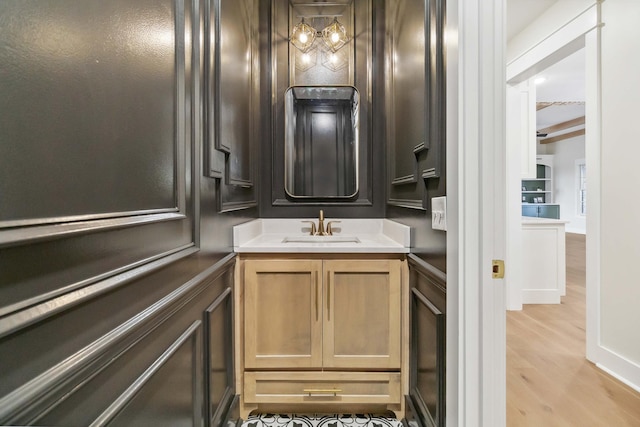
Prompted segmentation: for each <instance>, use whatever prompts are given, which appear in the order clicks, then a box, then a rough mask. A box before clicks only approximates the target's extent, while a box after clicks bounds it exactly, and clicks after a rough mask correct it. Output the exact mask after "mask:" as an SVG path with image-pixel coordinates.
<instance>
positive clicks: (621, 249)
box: [587, 0, 640, 386]
mask: <svg viewBox="0 0 640 427" xmlns="http://www.w3.org/2000/svg"><path fill="white" fill-rule="evenodd" d="M601 7H602V9H601V11H602V21H603V23H604V27H603V28H602V30H601V31H602V33H601V37H602V38H601V43H602V44H601V46H602V49H601V55H602V57H601V76H602V80H601V85H602V87H601V97H602V104H601V106H602V109H601V114H602V124H601V126H602V127H601V135H602V150H601V166H600V167H601V190H602V194H601V206H600V212H601V230H602V233H601V285H600V310H601V323H600V344H601V346H602V347H603V348H604V349H606V350H607V351H609V352H610V353H611V354H614V355H617V356H619V359H620V360H619V361H621V363H620V370H622V369H623V368H624V366H623V365H624V364H625V363H626V369H627V372H628V373H627V374H624V375H623V376H627V375H634V377H633V378H628V377H627V380H629V381H631V382H632V383H634V384H635V385H636V386H640V332H639V330H640V307H639V305H640V262H638V261H639V260H640V221H639V220H638V218H639V215H638V213H639V212H640V189H639V183H640V167H638V160H639V159H640V141H639V139H640V137H639V136H638V123H639V121H638V99H640V81H639V80H638V76H640V55H638V52H640V42H639V41H640V25H638V23H639V22H640V2H639V1H638V0H616V1H605V2H603V3H602V6H601ZM587 185H588V184H587ZM613 369H614V370H618V368H617V367H614V368H613Z"/></svg>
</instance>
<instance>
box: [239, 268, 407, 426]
mask: <svg viewBox="0 0 640 427" xmlns="http://www.w3.org/2000/svg"><path fill="white" fill-rule="evenodd" d="M369 258H370V257H367V259H365V257H363V256H361V257H359V258H356V257H350V258H337V257H335V256H329V257H324V258H322V257H320V256H319V257H317V258H316V257H314V258H300V257H297V258H293V259H289V258H286V259H285V257H282V256H281V257H279V258H277V257H268V256H265V257H258V256H253V257H246V256H245V257H243V258H241V261H240V266H241V267H240V268H241V270H242V275H238V277H242V280H243V282H244V283H243V284H241V286H242V285H243V286H242V291H243V292H242V293H241V295H242V297H241V298H242V299H243V301H241V302H240V304H239V305H240V307H239V308H240V309H241V311H242V312H243V315H242V317H243V318H242V319H240V321H241V322H242V323H243V328H242V329H243V330H242V331H239V332H241V333H244V339H243V340H241V342H242V343H243V344H244V348H241V349H238V351H239V353H240V358H241V359H242V360H241V364H242V365H243V367H242V368H241V372H239V377H240V378H242V379H241V380H240V381H241V382H242V384H241V385H240V386H241V387H242V390H243V409H244V412H245V413H244V415H245V416H246V415H247V414H248V412H249V411H251V410H253V409H262V410H276V409H286V410H289V411H291V410H295V409H298V407H299V406H300V405H302V406H300V409H307V410H333V409H335V410H338V409H339V408H340V406H344V405H347V404H348V405H349V408H350V410H351V408H353V409H355V408H360V407H362V408H363V409H366V408H368V407H371V405H375V406H376V407H377V408H379V407H385V408H388V409H392V410H394V411H396V412H398V413H399V412H400V411H401V401H402V399H401V397H402V395H403V394H404V393H403V391H402V389H403V387H402V384H403V374H402V371H403V369H402V367H403V357H404V356H405V354H404V353H406V352H403V351H402V348H403V341H404V340H403V325H404V322H405V320H403V315H404V313H403V311H404V310H403V305H404V302H403V298H402V295H403V291H402V290H403V289H405V286H404V284H403V281H404V277H405V276H406V274H405V273H403V271H404V269H405V268H406V261H405V260H404V257H395V258H394V257H381V256H375V257H374V258H373V259H369ZM292 404H293V405H298V406H296V407H291V406H287V405H292ZM371 409H376V408H373V407H371Z"/></svg>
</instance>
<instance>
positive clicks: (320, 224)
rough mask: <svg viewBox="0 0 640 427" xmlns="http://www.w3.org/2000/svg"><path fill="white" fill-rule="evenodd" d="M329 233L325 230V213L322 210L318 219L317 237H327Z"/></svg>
mask: <svg viewBox="0 0 640 427" xmlns="http://www.w3.org/2000/svg"><path fill="white" fill-rule="evenodd" d="M326 235H327V232H326V231H325V230H324V211H323V210H322V209H320V215H319V217H318V231H316V236H326Z"/></svg>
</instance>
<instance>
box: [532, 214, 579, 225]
mask: <svg viewBox="0 0 640 427" xmlns="http://www.w3.org/2000/svg"><path fill="white" fill-rule="evenodd" d="M568 222H569V221H566V220H564V219H553V218H537V217H535V216H523V217H522V224H523V225H525V224H526V225H561V224H567V223H568Z"/></svg>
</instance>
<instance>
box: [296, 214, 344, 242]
mask: <svg viewBox="0 0 640 427" xmlns="http://www.w3.org/2000/svg"><path fill="white" fill-rule="evenodd" d="M302 222H308V223H309V224H311V232H310V233H309V234H310V235H311V236H332V235H333V230H332V229H331V224H334V223H338V222H340V221H329V222H328V223H327V226H326V228H325V225H324V211H323V210H322V209H321V210H320V215H318V226H317V227H316V224H315V222H313V221H302Z"/></svg>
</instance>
